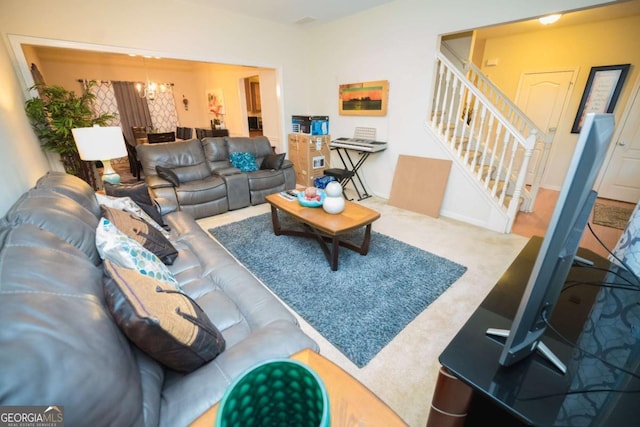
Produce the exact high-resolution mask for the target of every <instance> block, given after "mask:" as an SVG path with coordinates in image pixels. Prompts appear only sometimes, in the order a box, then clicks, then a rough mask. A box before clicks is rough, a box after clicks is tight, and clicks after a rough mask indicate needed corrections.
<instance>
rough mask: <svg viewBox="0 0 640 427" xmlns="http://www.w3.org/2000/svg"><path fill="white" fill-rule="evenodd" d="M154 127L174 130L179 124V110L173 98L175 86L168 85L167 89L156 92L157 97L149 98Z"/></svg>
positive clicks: (168, 130)
mask: <svg viewBox="0 0 640 427" xmlns="http://www.w3.org/2000/svg"><path fill="white" fill-rule="evenodd" d="M147 105H149V111H150V113H151V120H152V122H153V128H154V129H155V130H156V131H158V132H174V131H175V130H176V127H177V126H178V112H177V111H176V102H175V99H174V98H173V88H172V87H171V85H167V89H166V90H165V91H164V92H162V91H158V93H156V96H155V99H153V100H150V99H147Z"/></svg>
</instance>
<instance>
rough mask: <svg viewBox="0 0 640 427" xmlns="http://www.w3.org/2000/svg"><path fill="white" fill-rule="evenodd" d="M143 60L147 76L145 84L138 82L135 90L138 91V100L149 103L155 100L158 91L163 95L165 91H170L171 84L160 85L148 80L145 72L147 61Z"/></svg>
mask: <svg viewBox="0 0 640 427" xmlns="http://www.w3.org/2000/svg"><path fill="white" fill-rule="evenodd" d="M145 58H146V57H144V58H143V63H144V69H145V74H146V75H147V81H146V83H142V82H138V83H136V90H137V91H138V95H140V98H147V99H148V100H149V101H153V100H154V99H156V95H157V94H158V90H159V91H160V92H162V93H165V92H166V91H167V90H170V89H171V86H173V83H161V84H158V83H156V82H152V81H151V80H149V72H148V71H147V60H146V59H145Z"/></svg>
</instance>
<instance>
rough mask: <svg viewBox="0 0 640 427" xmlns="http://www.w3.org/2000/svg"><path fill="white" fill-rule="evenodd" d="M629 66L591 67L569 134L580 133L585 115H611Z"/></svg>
mask: <svg viewBox="0 0 640 427" xmlns="http://www.w3.org/2000/svg"><path fill="white" fill-rule="evenodd" d="M630 67H631V64H620V65H606V66H602V67H591V72H590V73H589V78H588V79H587V85H586V86H585V88H584V92H583V94H582V99H581V100H580V107H579V108H578V113H577V114H576V118H575V120H574V121H573V127H572V128H571V133H580V130H581V129H582V123H583V122H584V119H585V117H586V116H587V113H613V110H614V108H615V107H616V103H617V102H618V97H619V96H620V92H621V91H622V85H623V84H624V81H625V79H626V78H627V74H629V68H630Z"/></svg>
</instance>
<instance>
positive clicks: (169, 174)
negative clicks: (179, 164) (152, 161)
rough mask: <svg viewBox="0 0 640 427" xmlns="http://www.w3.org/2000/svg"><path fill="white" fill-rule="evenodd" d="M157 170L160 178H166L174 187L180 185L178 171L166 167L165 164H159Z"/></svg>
mask: <svg viewBox="0 0 640 427" xmlns="http://www.w3.org/2000/svg"><path fill="white" fill-rule="evenodd" d="M156 172H158V176H159V177H160V178H162V179H166V180H167V181H169V182H170V183H171V184H172V185H173V186H174V187H177V186H179V185H180V179H179V178H178V175H176V173H175V172H174V171H173V170H171V169H169V168H165V167H164V166H160V165H157V166H156Z"/></svg>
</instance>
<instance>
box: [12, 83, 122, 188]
mask: <svg viewBox="0 0 640 427" xmlns="http://www.w3.org/2000/svg"><path fill="white" fill-rule="evenodd" d="M93 84H95V83H94V82H90V83H89V84H88V86H87V88H86V90H85V91H84V92H83V93H82V94H81V95H79V96H78V95H76V93H75V92H74V91H70V90H67V89H65V88H63V87H61V86H47V85H45V84H36V85H35V86H33V87H32V88H31V89H36V90H37V91H38V93H39V96H37V97H34V98H31V99H29V100H27V101H26V103H25V111H26V113H27V117H29V120H30V121H31V126H32V127H33V130H34V131H35V133H36V135H37V137H38V139H39V140H40V144H41V146H42V148H43V149H44V150H45V151H50V152H54V153H58V154H59V155H60V160H61V161H62V165H63V166H64V169H65V171H66V172H67V173H70V174H72V175H76V176H78V177H80V178H82V179H83V180H85V181H86V182H88V183H89V184H90V185H91V186H92V187H93V188H97V187H96V179H95V173H94V168H95V165H94V163H93V162H84V161H82V160H81V159H80V156H79V154H78V149H77V148H76V144H75V142H74V140H73V134H72V133H71V130H72V129H74V128H80V127H91V126H93V125H99V126H104V125H107V124H109V122H110V121H111V120H112V119H113V118H115V115H113V114H106V113H105V114H100V115H98V116H95V114H94V112H93V110H92V109H91V103H92V102H93V100H94V99H95V95H94V94H92V93H91V92H90V90H89V89H90V88H91V86H92V85H93Z"/></svg>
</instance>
